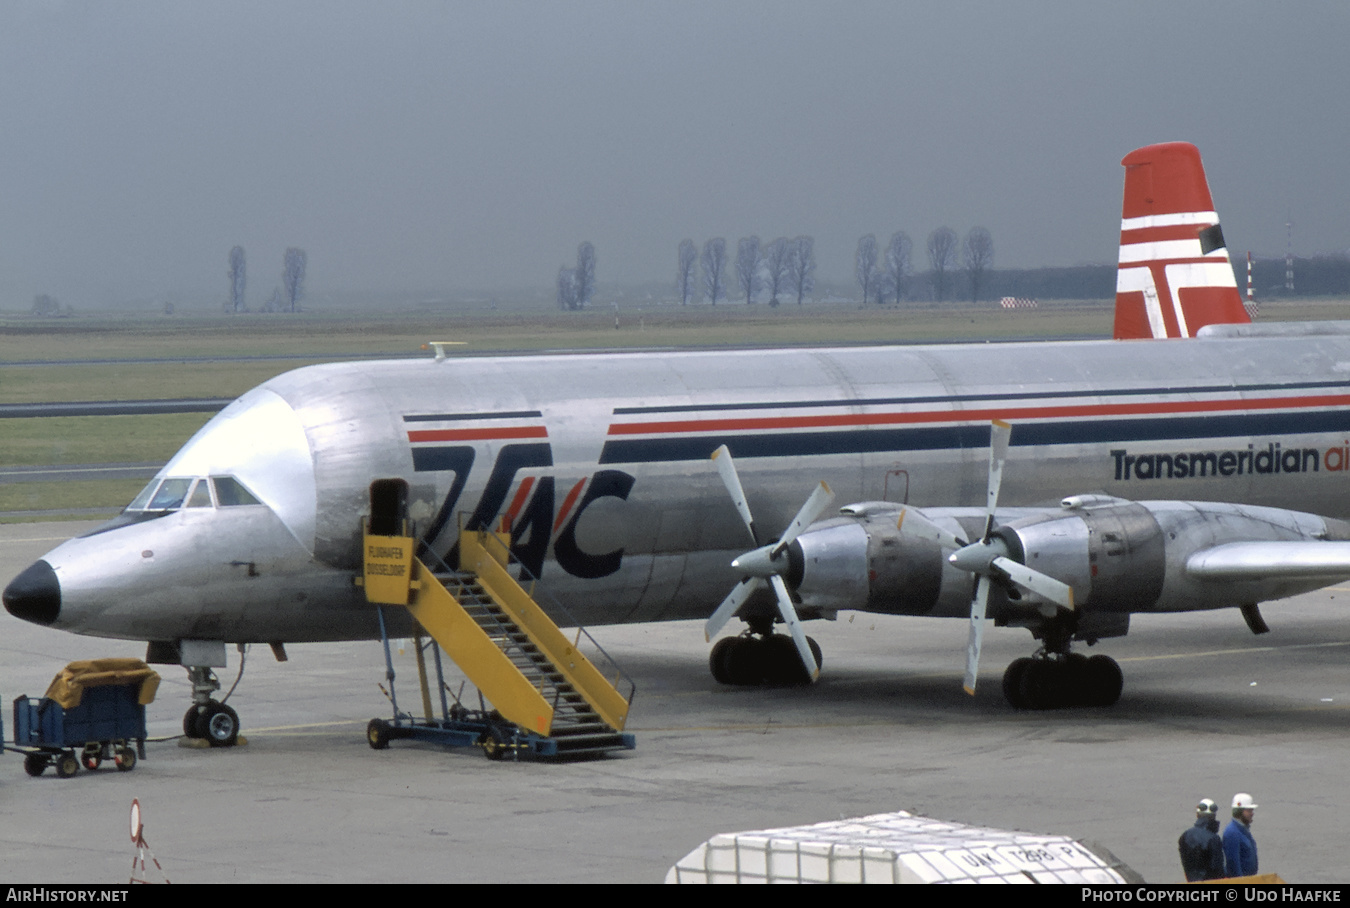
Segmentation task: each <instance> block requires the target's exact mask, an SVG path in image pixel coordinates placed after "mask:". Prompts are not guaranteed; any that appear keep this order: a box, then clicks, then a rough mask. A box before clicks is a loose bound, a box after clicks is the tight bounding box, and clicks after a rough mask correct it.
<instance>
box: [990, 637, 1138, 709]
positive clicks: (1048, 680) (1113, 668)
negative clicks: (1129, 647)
mask: <svg viewBox="0 0 1350 908" xmlns="http://www.w3.org/2000/svg"><path fill="white" fill-rule="evenodd" d="M1123 686H1124V676H1123V675H1122V674H1121V672H1120V666H1119V665H1117V664H1116V660H1114V659H1112V658H1111V657H1110V656H1093V657H1091V658H1088V657H1087V656H1084V655H1083V654H1082V653H1047V652H1045V651H1042V652H1039V653H1037V654H1036V655H1035V656H1034V657H1027V656H1023V657H1022V658H1021V659H1015V660H1013V663H1012V664H1011V665H1009V666H1008V670H1007V671H1005V672H1004V673H1003V696H1004V697H1005V698H1007V700H1008V702H1009V703H1010V704H1012V705H1013V706H1015V707H1017V708H1018V709H1061V708H1063V707H1068V706H1112V705H1114V704H1115V702H1116V701H1117V700H1119V699H1120V691H1121V688H1122V687H1123Z"/></svg>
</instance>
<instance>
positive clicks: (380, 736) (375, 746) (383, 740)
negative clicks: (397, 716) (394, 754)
mask: <svg viewBox="0 0 1350 908" xmlns="http://www.w3.org/2000/svg"><path fill="white" fill-rule="evenodd" d="M366 743H367V744H369V745H370V746H371V749H372V750H384V749H385V748H386V747H388V746H389V723H388V722H386V721H384V720H383V719H371V720H370V722H369V723H367V725H366Z"/></svg>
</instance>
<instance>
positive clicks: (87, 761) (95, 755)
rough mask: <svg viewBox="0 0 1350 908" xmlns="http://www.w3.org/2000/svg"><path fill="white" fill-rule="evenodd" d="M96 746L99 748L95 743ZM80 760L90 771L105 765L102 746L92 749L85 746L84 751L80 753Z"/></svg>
mask: <svg viewBox="0 0 1350 908" xmlns="http://www.w3.org/2000/svg"><path fill="white" fill-rule="evenodd" d="M95 747H96V748H98V746H97V745H95ZM80 762H81V763H83V764H84V768H85V769H87V770H89V771H90V772H93V771H94V770H96V769H98V768H99V767H100V766H102V765H103V752H102V748H98V749H93V750H91V749H90V748H89V747H85V750H84V753H82V754H80Z"/></svg>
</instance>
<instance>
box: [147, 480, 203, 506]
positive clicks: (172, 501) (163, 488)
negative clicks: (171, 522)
mask: <svg viewBox="0 0 1350 908" xmlns="http://www.w3.org/2000/svg"><path fill="white" fill-rule="evenodd" d="M190 485H192V480H191V479H166V480H164V481H163V482H161V483H160V484H159V488H158V489H156V490H155V494H154V495H153V496H152V497H151V499H150V503H149V504H148V505H146V506H145V509H146V510H147V511H172V510H173V509H175V508H180V507H182V506H183V499H184V498H186V497H187V492H188V486H190Z"/></svg>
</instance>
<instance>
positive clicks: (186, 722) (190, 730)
mask: <svg viewBox="0 0 1350 908" xmlns="http://www.w3.org/2000/svg"><path fill="white" fill-rule="evenodd" d="M197 712H198V709H197V707H196V706H189V707H188V711H187V712H185V713H183V737H185V738H200V737H201V735H200V734H198V733H197Z"/></svg>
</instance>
